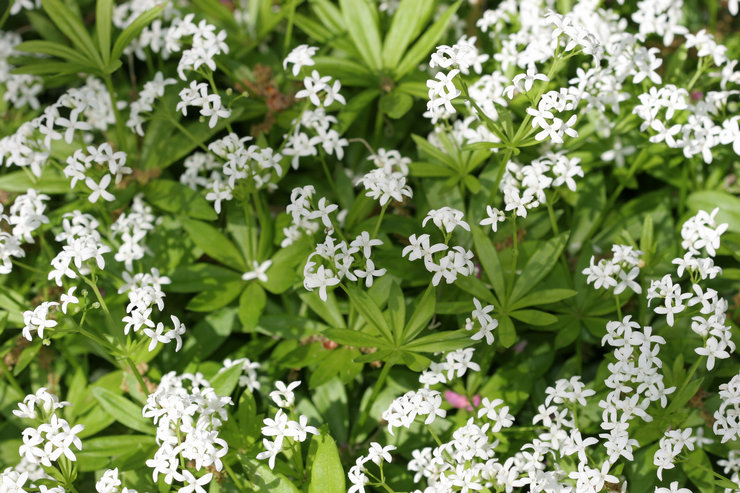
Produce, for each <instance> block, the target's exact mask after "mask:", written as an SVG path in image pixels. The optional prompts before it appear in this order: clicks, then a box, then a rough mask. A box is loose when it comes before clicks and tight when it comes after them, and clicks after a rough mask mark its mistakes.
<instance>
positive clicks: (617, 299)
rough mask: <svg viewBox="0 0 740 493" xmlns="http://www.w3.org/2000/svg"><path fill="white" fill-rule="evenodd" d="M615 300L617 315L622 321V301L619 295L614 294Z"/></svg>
mask: <svg viewBox="0 0 740 493" xmlns="http://www.w3.org/2000/svg"><path fill="white" fill-rule="evenodd" d="M614 301H616V303H617V316H618V317H619V321H620V322H621V321H622V303H620V301H619V295H618V294H615V295H614Z"/></svg>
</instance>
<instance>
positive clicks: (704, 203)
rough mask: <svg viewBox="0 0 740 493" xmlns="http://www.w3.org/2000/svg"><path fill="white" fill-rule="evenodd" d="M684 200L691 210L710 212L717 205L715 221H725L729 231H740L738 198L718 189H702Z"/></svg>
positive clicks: (739, 201)
mask: <svg viewBox="0 0 740 493" xmlns="http://www.w3.org/2000/svg"><path fill="white" fill-rule="evenodd" d="M686 202H687V204H688V206H689V208H690V209H691V211H692V212H698V211H699V210H704V211H706V212H708V213H711V212H712V210H714V208H715V207H719V212H718V213H717V217H716V221H717V223H718V224H721V223H727V225H728V229H729V230H730V231H734V232H736V233H740V198H737V197H735V196H734V195H730V194H729V193H727V192H722V191H719V190H703V191H701V192H694V193H692V194H691V195H689V198H688V200H687V201H686Z"/></svg>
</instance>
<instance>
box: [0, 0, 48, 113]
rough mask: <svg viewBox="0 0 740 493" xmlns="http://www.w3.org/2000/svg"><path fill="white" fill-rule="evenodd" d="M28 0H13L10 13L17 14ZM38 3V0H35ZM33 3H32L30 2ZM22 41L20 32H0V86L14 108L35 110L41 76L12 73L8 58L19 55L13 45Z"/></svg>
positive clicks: (41, 83) (37, 107)
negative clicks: (26, 107) (14, 0)
mask: <svg viewBox="0 0 740 493" xmlns="http://www.w3.org/2000/svg"><path fill="white" fill-rule="evenodd" d="M28 1H29V0H24V1H17V2H13V4H12V5H11V6H10V14H11V15H13V14H17V13H18V12H19V11H20V9H21V8H22V6H23V5H24V4H26V5H27V2H28ZM36 3H37V4H40V3H41V2H40V0H36ZM31 5H33V4H31ZM21 41H23V40H22V39H21V36H20V34H18V33H15V32H13V31H3V32H0V86H3V87H4V89H5V90H4V91H3V100H4V101H7V102H8V103H10V104H11V105H13V107H15V108H22V107H24V106H30V107H31V108H32V109H34V110H37V109H39V107H40V106H41V104H40V103H39V99H38V95H39V94H40V93H41V91H42V90H43V89H44V85H43V81H42V79H41V77H38V76H36V75H28V74H12V73H11V71H12V70H13V68H14V67H13V65H11V64H10V62H9V61H8V58H10V57H12V56H16V55H19V53H18V52H17V51H16V50H15V47H16V46H17V45H18V44H20V43H21Z"/></svg>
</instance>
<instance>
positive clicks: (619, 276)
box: [581, 245, 642, 295]
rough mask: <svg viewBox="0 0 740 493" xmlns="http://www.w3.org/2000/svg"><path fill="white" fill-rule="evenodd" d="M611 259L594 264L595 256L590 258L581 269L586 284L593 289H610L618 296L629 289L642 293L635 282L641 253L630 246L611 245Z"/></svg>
mask: <svg viewBox="0 0 740 493" xmlns="http://www.w3.org/2000/svg"><path fill="white" fill-rule="evenodd" d="M612 253H613V255H612V258H610V259H607V258H602V259H601V260H599V262H598V263H594V260H596V257H595V256H592V257H591V260H590V265H589V266H588V267H586V268H585V269H583V271H582V272H581V273H582V274H584V275H586V276H587V277H586V282H587V283H588V284H591V283H593V285H594V288H595V289H601V288H604V289H612V288H614V294H615V295H618V294H621V293H623V292H624V290H625V289H627V288H630V289H631V290H632V291H633V292H635V293H637V294H640V293H642V287H641V286H640V284H639V283H638V282H637V281H635V279H637V276H639V275H640V256H641V255H642V252H641V251H640V250H635V249H634V248H633V247H632V246H630V245H612Z"/></svg>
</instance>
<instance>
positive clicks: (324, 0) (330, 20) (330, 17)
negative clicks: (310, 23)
mask: <svg viewBox="0 0 740 493" xmlns="http://www.w3.org/2000/svg"><path fill="white" fill-rule="evenodd" d="M309 1H310V3H311V9H312V10H313V12H314V13H315V14H316V17H317V18H318V19H319V21H321V24H322V25H323V26H325V27H326V28H327V29H329V30H331V31H332V32H333V33H334V34H335V35H336V34H340V33H342V32H344V31H346V30H347V27H346V26H345V23H344V18H343V17H342V12H341V11H340V10H339V9H338V8H337V7H336V5H334V4H333V3H332V2H330V1H329V0H309Z"/></svg>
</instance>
